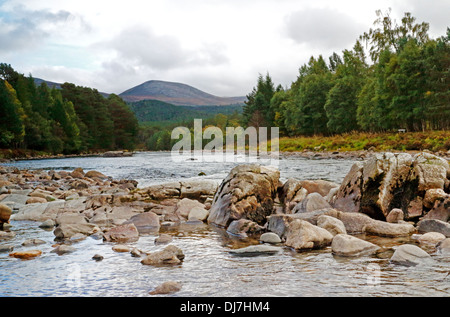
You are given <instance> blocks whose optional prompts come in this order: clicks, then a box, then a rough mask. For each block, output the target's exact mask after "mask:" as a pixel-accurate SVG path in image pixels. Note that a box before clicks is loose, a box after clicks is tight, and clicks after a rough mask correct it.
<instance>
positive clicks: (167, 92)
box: [119, 80, 247, 106]
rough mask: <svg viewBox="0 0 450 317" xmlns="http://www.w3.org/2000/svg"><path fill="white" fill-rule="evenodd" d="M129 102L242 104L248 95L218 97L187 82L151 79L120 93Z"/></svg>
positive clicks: (208, 104)
mask: <svg viewBox="0 0 450 317" xmlns="http://www.w3.org/2000/svg"><path fill="white" fill-rule="evenodd" d="M119 96H120V97H121V98H122V99H123V100H125V101H127V102H136V101H140V100H148V99H152V100H159V101H164V102H167V103H170V104H172V105H176V106H213V105H214V106H224V105H231V104H242V103H243V102H244V101H245V100H247V98H246V97H217V96H214V95H211V94H208V93H206V92H203V91H201V90H199V89H197V88H194V87H191V86H189V85H186V84H181V83H175V82H167V81H161V80H150V81H147V82H145V83H143V84H140V85H138V86H136V87H133V88H131V89H128V90H126V91H124V92H123V93H121V94H120V95H119Z"/></svg>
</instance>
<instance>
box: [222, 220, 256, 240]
mask: <svg viewBox="0 0 450 317" xmlns="http://www.w3.org/2000/svg"><path fill="white" fill-rule="evenodd" d="M263 231H264V228H263V227H262V226H260V225H258V224H257V223H256V222H253V221H251V220H248V219H239V220H234V221H232V222H231V223H230V225H229V226H228V228H227V232H228V233H230V234H232V235H235V236H238V237H240V238H247V237H248V236H249V235H250V236H251V235H255V234H258V233H261V232H263Z"/></svg>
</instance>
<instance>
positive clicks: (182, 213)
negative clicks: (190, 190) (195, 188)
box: [176, 198, 205, 219]
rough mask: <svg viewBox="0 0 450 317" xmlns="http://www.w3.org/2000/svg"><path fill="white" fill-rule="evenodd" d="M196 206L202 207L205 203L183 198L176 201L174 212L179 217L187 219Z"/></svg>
mask: <svg viewBox="0 0 450 317" xmlns="http://www.w3.org/2000/svg"><path fill="white" fill-rule="evenodd" d="M196 207H200V208H204V207H205V205H203V204H202V203H200V202H199V201H198V200H194V199H189V198H183V199H181V200H180V201H179V202H178V203H177V209H176V214H177V215H178V216H179V217H182V218H184V219H188V218H189V214H190V212H191V210H192V209H194V208H196Z"/></svg>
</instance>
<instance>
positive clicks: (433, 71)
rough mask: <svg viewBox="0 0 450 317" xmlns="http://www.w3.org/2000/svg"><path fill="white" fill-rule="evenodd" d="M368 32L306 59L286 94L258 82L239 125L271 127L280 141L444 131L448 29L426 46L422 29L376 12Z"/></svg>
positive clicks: (266, 80)
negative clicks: (282, 138) (335, 50)
mask: <svg viewBox="0 0 450 317" xmlns="http://www.w3.org/2000/svg"><path fill="white" fill-rule="evenodd" d="M376 14H377V19H376V20H375V22H374V27H373V28H371V29H370V30H369V31H368V32H366V33H364V34H362V35H361V36H360V37H359V38H358V39H357V40H356V43H355V44H354V46H353V48H352V49H351V50H344V51H343V52H342V54H337V53H333V54H332V56H330V57H329V58H328V62H327V61H326V59H325V58H324V57H323V56H318V57H314V56H312V57H311V58H310V60H309V61H308V63H306V64H304V65H303V66H301V67H300V69H299V75H298V77H297V79H296V80H295V81H294V82H293V83H292V85H291V86H290V87H288V88H286V89H284V88H283V87H282V86H280V85H278V86H277V87H275V84H274V83H273V81H272V79H271V77H270V75H269V74H268V73H267V74H266V75H265V76H263V75H261V74H260V75H259V77H258V79H257V85H256V87H254V88H253V91H252V92H251V93H250V94H249V95H248V96H247V98H248V101H247V102H246V105H245V106H244V110H243V119H242V124H243V125H244V126H255V127H258V126H278V127H279V128H280V134H281V135H282V136H288V137H292V136H299V135H302V136H332V135H337V134H342V133H351V132H369V133H386V132H397V131H398V130H399V129H404V130H406V131H408V132H416V131H421V132H424V131H431V130H448V129H449V128H450V74H449V72H450V43H449V40H450V29H448V28H447V34H445V35H444V36H442V37H440V38H437V39H431V38H430V37H429V35H428V31H429V24H428V23H425V22H423V23H417V22H416V19H415V18H414V17H413V16H411V14H410V13H405V15H404V17H403V18H402V20H401V23H397V22H396V21H395V20H393V19H392V18H391V17H390V11H388V12H385V13H383V12H381V11H377V12H376Z"/></svg>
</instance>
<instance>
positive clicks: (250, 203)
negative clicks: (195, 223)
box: [208, 164, 280, 227]
mask: <svg viewBox="0 0 450 317" xmlns="http://www.w3.org/2000/svg"><path fill="white" fill-rule="evenodd" d="M279 177H280V172H279V171H278V170H276V169H273V168H270V167H265V166H260V165H256V164H249V165H240V166H237V167H235V168H233V169H232V170H231V172H230V173H229V174H228V176H227V177H226V178H225V179H224V180H223V182H222V183H221V185H220V186H219V188H218V190H217V192H216V194H215V196H214V200H213V202H212V205H211V209H210V212H209V216H208V223H212V224H215V225H217V226H220V227H228V225H229V224H230V223H231V222H232V221H233V220H238V219H241V218H245V219H248V220H251V221H254V222H256V223H258V224H260V225H263V224H264V223H265V222H266V217H267V216H269V215H270V214H272V212H273V206H274V200H275V198H276V194H277V188H278V182H279Z"/></svg>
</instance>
